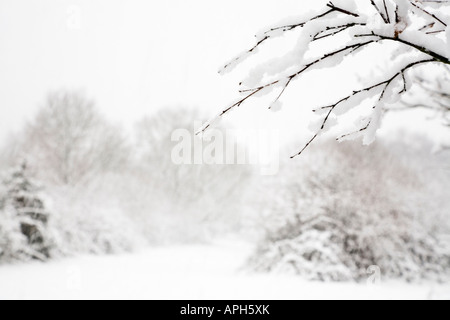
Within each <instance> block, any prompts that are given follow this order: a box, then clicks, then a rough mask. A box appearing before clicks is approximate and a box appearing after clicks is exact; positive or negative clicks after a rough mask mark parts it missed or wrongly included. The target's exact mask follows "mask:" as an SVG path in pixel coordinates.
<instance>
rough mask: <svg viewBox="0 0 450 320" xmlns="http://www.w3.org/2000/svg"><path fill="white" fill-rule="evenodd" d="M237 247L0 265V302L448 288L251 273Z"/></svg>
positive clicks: (436, 291)
mask: <svg viewBox="0 0 450 320" xmlns="http://www.w3.org/2000/svg"><path fill="white" fill-rule="evenodd" d="M250 250H251V247H250V246H248V245H246V244H242V243H236V242H233V243H230V242H226V243H225V242H221V243H216V244H214V245H187V246H174V247H161V248H153V249H148V250H145V251H141V252H139V253H134V254H125V255H120V256H106V257H96V256H85V257H78V258H72V259H65V260H61V261H55V262H50V263H47V264H41V263H32V264H24V265H13V266H2V267H0V300H3V299H194V300H195V299H225V300H226V299H238V300H240V299H249V300H257V299H450V284H446V285H433V284H429V285H425V284H424V285H407V284H403V283H383V282H381V284H380V285H375V286H368V285H356V284H330V283H326V284H324V283H316V282H305V281H303V280H301V279H299V278H298V277H289V276H275V275H251V274H249V273H248V272H246V271H244V270H243V269H242V265H243V263H244V262H245V259H246V258H247V257H248V254H249V252H250Z"/></svg>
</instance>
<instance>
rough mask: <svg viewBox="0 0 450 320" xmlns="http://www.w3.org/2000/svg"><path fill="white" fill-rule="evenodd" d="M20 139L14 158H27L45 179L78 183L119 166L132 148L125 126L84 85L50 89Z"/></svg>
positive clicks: (15, 159)
mask: <svg viewBox="0 0 450 320" xmlns="http://www.w3.org/2000/svg"><path fill="white" fill-rule="evenodd" d="M16 143H17V144H18V145H19V147H15V149H16V150H15V152H13V154H12V155H11V156H10V157H12V159H11V162H15V161H17V158H18V157H20V158H25V159H27V161H28V163H29V166H30V169H32V170H33V171H35V172H36V174H37V176H38V177H39V179H41V180H43V181H45V182H48V183H52V184H53V183H56V184H63V185H72V186H73V185H76V184H79V183H87V182H90V181H91V180H92V179H94V178H95V177H96V176H98V175H99V174H102V173H105V172H109V171H112V170H117V169H118V168H120V167H121V165H123V163H124V162H125V161H126V158H127V156H128V154H129V152H128V150H127V147H126V143H125V138H124V137H123V136H122V132H121V130H120V129H118V128H116V127H115V126H113V125H111V124H110V123H108V122H107V121H106V120H105V119H104V118H103V117H102V115H101V114H100V113H99V111H98V109H97V108H96V106H95V104H94V102H93V101H91V100H90V99H89V98H87V97H86V96H85V95H84V94H83V93H82V92H79V91H64V90H61V91H56V92H52V93H50V94H48V96H47V99H46V101H45V103H44V105H43V106H42V107H41V108H40V109H39V111H38V113H37V115H36V117H35V118H34V119H33V120H32V121H31V122H30V123H28V124H27V126H26V127H25V130H24V134H23V136H21V139H20V140H19V141H17V142H16Z"/></svg>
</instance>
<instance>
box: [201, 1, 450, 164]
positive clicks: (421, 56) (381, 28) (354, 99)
mask: <svg viewBox="0 0 450 320" xmlns="http://www.w3.org/2000/svg"><path fill="white" fill-rule="evenodd" d="M449 9H450V7H449V2H448V1H425V0H381V1H380V0H379V1H376V0H366V2H365V3H364V1H355V0H346V1H344V0H340V1H337V0H336V1H333V2H330V3H328V4H327V5H326V7H325V8H324V10H323V11H322V12H319V13H318V14H310V15H309V18H308V17H306V18H305V17H303V18H299V19H298V22H295V23H284V24H280V25H281V26H277V27H274V28H270V29H268V30H267V31H265V32H262V33H261V34H259V35H258V36H257V43H256V45H255V46H254V47H252V48H251V49H250V50H247V51H245V52H244V53H243V54H241V55H239V56H238V57H237V58H235V59H233V60H232V61H231V62H230V63H228V64H226V65H225V66H224V67H223V68H222V70H221V71H220V73H222V74H225V73H227V72H230V71H231V70H233V69H234V68H235V67H236V66H238V65H239V64H240V63H242V62H243V61H244V60H246V59H247V58H249V57H250V56H252V55H254V54H256V53H257V52H258V50H259V49H260V48H261V47H262V46H263V45H265V43H266V42H267V41H268V40H270V39H273V38H275V37H280V36H283V35H284V34H285V33H287V32H291V31H293V30H298V29H301V34H300V37H299V41H298V43H297V45H296V47H295V48H294V50H293V51H292V52H290V53H288V54H287V55H286V56H284V57H282V58H281V59H279V58H277V59H273V60H271V61H268V62H266V63H263V64H262V65H260V66H259V67H257V68H254V69H252V70H251V71H250V75H249V77H248V78H247V79H245V80H244V81H242V82H241V83H240V87H241V89H240V90H239V92H240V93H241V94H242V95H243V97H242V98H240V99H238V101H237V102H236V103H234V104H232V105H231V106H229V107H227V108H225V109H224V110H223V111H222V112H221V113H220V114H219V115H218V117H222V116H224V115H225V114H227V113H228V112H230V111H231V110H233V109H234V108H236V107H240V106H241V105H242V104H243V103H244V102H247V101H248V100H249V99H250V98H253V97H255V96H260V95H262V94H269V93H270V92H271V91H272V90H275V94H274V98H275V99H274V102H273V103H272V104H271V105H270V106H269V109H272V107H273V106H274V105H275V104H276V105H279V104H280V99H281V98H282V97H283V95H284V93H285V92H286V90H287V89H288V87H289V86H290V85H291V84H292V83H293V82H294V80H296V79H297V78H299V77H300V76H301V75H303V74H305V73H306V72H307V71H308V72H309V71H312V70H314V69H315V68H331V67H335V66H337V65H339V64H340V63H341V62H342V61H343V60H344V58H346V57H349V56H352V55H355V54H357V53H359V52H361V51H363V50H365V49H367V48H369V47H370V46H371V45H372V44H374V43H377V44H381V45H387V44H388V43H396V44H397V45H398V46H399V47H401V48H402V50H403V54H402V55H401V56H400V58H401V59H400V61H394V62H393V65H392V68H390V69H389V70H386V72H385V74H384V79H382V80H379V81H376V82H374V83H373V84H372V85H369V86H367V87H365V88H363V89H356V90H353V92H352V93H351V94H347V95H345V97H344V98H342V99H340V100H338V101H336V102H335V103H333V104H331V105H328V106H325V107H322V108H319V109H316V110H315V112H317V113H318V112H319V111H323V112H325V116H324V118H323V121H322V122H321V124H320V126H319V127H318V129H317V131H316V132H314V135H313V137H312V139H311V140H310V141H309V142H308V143H307V144H306V145H305V147H304V148H303V149H302V150H301V151H300V152H298V153H297V154H296V155H294V157H295V156H297V155H300V154H301V153H302V152H303V151H304V150H305V149H306V148H307V147H308V146H309V145H310V144H311V143H312V142H313V141H314V140H315V139H316V138H317V137H318V136H320V134H321V133H322V132H324V131H326V130H328V129H329V128H330V127H331V126H332V125H331V124H329V120H330V118H331V117H332V116H333V118H336V117H339V116H341V115H343V114H344V113H347V112H348V111H350V110H352V109H354V108H355V107H356V106H358V105H360V104H361V102H362V101H364V100H366V99H368V98H374V99H375V98H376V104H375V106H374V107H373V110H372V111H371V114H370V116H369V117H367V119H366V120H364V122H365V123H364V124H363V125H362V127H361V128H360V129H359V130H358V131H357V132H355V133H350V134H344V135H342V136H341V137H339V138H338V140H342V139H348V138H356V137H359V136H361V135H363V136H364V143H366V144H370V143H371V142H373V140H374V138H375V134H376V132H377V130H378V129H379V127H380V125H381V120H382V115H383V112H384V110H386V109H388V107H389V106H392V105H393V104H396V103H397V102H398V101H399V100H400V99H401V96H402V95H403V94H405V93H406V92H407V91H408V88H409V85H408V84H409V82H410V81H409V80H408V78H407V76H408V71H409V70H412V69H414V68H415V67H418V66H420V65H424V64H428V63H433V64H438V65H443V66H446V65H450V46H449V39H450V31H449V28H448V24H449V23H450V15H448V16H447V15H446V13H450V11H449ZM446 10H447V11H446ZM299 32H300V31H299ZM343 35H346V36H343ZM330 38H335V39H336V40H334V41H333V42H332V43H331V44H330V45H328V46H323V47H324V48H327V49H326V50H324V51H323V52H322V53H317V52H316V51H314V50H312V49H311V48H310V46H311V44H312V43H315V42H319V41H326V39H330ZM322 50H323V49H322ZM374 67H376V66H374ZM399 85H400V88H398V86H399ZM213 121H214V120H212V121H211V122H210V123H207V124H206V125H205V126H204V127H203V128H201V129H200V131H199V133H200V132H203V131H205V130H207V129H208V128H209V127H210V126H211V124H212V123H213Z"/></svg>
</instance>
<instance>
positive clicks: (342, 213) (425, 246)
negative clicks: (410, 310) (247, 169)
mask: <svg viewBox="0 0 450 320" xmlns="http://www.w3.org/2000/svg"><path fill="white" fill-rule="evenodd" d="M409 148H411V147H410V146H407V145H406V144H402V143H395V144H393V145H385V146H381V145H379V144H376V145H374V146H373V147H372V148H370V149H368V150H367V153H364V154H362V153H361V152H358V150H357V148H356V146H355V144H354V143H350V142H346V143H344V144H342V145H340V146H336V145H335V144H326V145H320V144H318V145H315V146H314V147H313V148H312V149H311V152H310V153H308V154H307V155H305V156H304V157H302V159H300V160H301V161H299V162H298V163H296V164H295V166H292V164H290V165H289V166H287V167H286V168H284V169H283V170H282V172H281V173H280V175H278V176H276V177H273V181H271V182H270V184H269V186H267V185H264V186H263V187H262V189H263V190H262V191H260V192H262V193H263V194H270V195H271V197H270V200H269V199H268V200H267V201H266V202H263V204H262V206H263V209H262V216H261V217H260V221H261V223H262V224H264V225H263V226H264V227H265V228H266V229H267V232H266V234H265V239H264V240H263V241H262V242H261V243H260V246H259V249H258V250H257V252H256V253H255V254H254V256H253V257H252V259H251V261H250V266H251V267H252V268H253V269H255V270H257V271H262V272H278V273H293V274H297V275H301V276H302V277H305V278H307V279H312V280H322V281H331V280H332V281H348V280H363V281H364V280H366V279H367V277H368V274H367V269H368V268H369V267H371V266H374V265H376V266H378V267H379V268H380V269H381V273H382V277H383V278H384V279H386V278H402V279H406V280H410V281H413V280H420V279H433V280H438V281H444V280H447V279H448V278H449V276H450V251H449V249H450V243H448V240H446V239H445V235H446V234H448V232H449V229H448V227H449V226H448V224H447V222H446V221H447V220H448V212H449V208H450V202H449V201H448V197H447V196H446V192H445V190H446V189H447V188H448V181H449V180H448V174H446V173H445V172H441V173H440V175H446V178H443V179H442V183H439V185H436V186H434V184H435V180H432V179H428V177H427V175H428V174H430V172H427V171H431V174H435V173H434V172H433V169H430V168H429V167H428V166H430V165H431V164H434V163H433V162H434V161H436V159H435V158H433V157H432V155H431V154H430V151H429V150H427V151H425V150H424V151H423V153H424V156H423V157H421V156H416V157H414V154H415V153H416V152H417V150H414V151H411V153H408V152H409V151H408V150H409ZM324 150H326V151H324ZM390 150H395V151H390ZM419 153H420V151H419ZM412 159H415V160H412ZM416 161H419V164H415V162H416ZM442 162H443V163H446V162H448V157H446V158H443V160H442ZM416 165H417V166H419V167H421V168H422V170H423V171H424V172H417V171H416V170H413V169H411V168H414V167H415V166H416ZM440 165H441V166H442V163H441V164H440ZM368 168H371V169H370V170H368ZM422 174H423V175H424V177H425V179H423V177H422V176H421V175H422ZM266 189H267V190H266ZM439 190H440V191H439Z"/></svg>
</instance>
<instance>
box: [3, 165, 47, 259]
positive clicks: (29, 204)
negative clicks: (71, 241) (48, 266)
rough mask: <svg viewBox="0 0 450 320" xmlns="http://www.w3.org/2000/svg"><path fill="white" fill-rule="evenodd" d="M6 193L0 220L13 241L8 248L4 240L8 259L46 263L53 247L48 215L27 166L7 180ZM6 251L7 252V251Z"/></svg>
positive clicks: (16, 171) (17, 170)
mask: <svg viewBox="0 0 450 320" xmlns="http://www.w3.org/2000/svg"><path fill="white" fill-rule="evenodd" d="M5 189H6V194H5V195H4V197H3V200H2V212H3V214H2V219H1V220H2V229H5V230H4V232H5V233H6V234H5V235H6V236H7V238H9V240H10V242H9V244H7V243H6V240H5V239H4V240H3V241H4V242H5V243H3V245H4V246H5V248H9V249H8V250H9V251H10V252H9V254H8V256H14V255H16V256H27V257H29V258H33V259H39V260H42V261H44V260H47V259H48V258H49V257H50V249H51V247H52V241H51V239H50V236H49V231H48V228H47V226H48V221H49V213H48V212H47V210H46V208H45V205H44V201H43V200H42V199H41V197H40V196H39V193H38V192H39V188H38V187H37V186H36V185H35V184H34V183H33V182H32V181H31V180H30V178H29V177H28V175H27V167H26V164H25V163H24V164H22V165H21V166H19V167H18V168H17V169H15V170H14V171H13V172H12V173H11V175H10V176H9V177H8V178H7V179H6V181H5ZM19 231H20V232H19ZM5 235H4V236H5ZM24 240H25V242H24ZM3 251H4V252H7V250H6V249H5V250H3ZM14 252H15V253H14ZM0 256H1V254H0Z"/></svg>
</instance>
